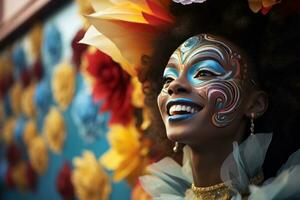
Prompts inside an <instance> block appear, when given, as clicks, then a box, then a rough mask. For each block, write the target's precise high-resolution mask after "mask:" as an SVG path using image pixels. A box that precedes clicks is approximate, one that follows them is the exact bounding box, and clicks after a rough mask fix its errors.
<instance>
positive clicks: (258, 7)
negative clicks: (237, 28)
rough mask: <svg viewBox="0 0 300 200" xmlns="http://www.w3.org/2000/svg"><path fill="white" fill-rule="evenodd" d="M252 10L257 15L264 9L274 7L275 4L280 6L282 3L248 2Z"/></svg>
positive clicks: (273, 0)
mask: <svg viewBox="0 0 300 200" xmlns="http://www.w3.org/2000/svg"><path fill="white" fill-rule="evenodd" d="M248 2H249V7H250V9H251V10H252V11H253V12H255V13H257V12H258V11H260V10H261V9H262V8H263V7H264V8H270V7H272V6H274V5H275V4H278V3H280V2H281V0H248Z"/></svg>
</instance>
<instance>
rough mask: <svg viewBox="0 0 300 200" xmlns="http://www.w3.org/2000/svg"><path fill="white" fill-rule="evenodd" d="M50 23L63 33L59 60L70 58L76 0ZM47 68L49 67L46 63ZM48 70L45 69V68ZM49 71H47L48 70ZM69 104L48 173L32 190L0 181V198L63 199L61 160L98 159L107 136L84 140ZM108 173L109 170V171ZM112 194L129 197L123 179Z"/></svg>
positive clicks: (114, 198) (113, 198) (1, 151)
mask: <svg viewBox="0 0 300 200" xmlns="http://www.w3.org/2000/svg"><path fill="white" fill-rule="evenodd" d="M49 23H53V24H55V25H57V27H58V29H59V30H60V31H61V34H62V42H63V44H62V47H63V49H62V50H63V51H62V59H63V60H70V58H71V41H72V38H73V37H74V35H75V33H76V32H77V31H78V30H79V28H81V26H82V21H81V18H80V16H79V14H78V12H77V6H76V5H75V3H72V4H70V5H68V6H67V7H66V8H64V9H63V10H62V11H61V12H60V13H57V14H56V15H55V16H53V17H52V18H50V19H49V20H48V21H47V22H46V23H45V25H47V24H49ZM45 67H47V68H49V67H52V66H45ZM47 71H48V70H47ZM49 71H50V72H49ZM49 71H48V73H47V74H46V76H47V77H45V79H47V80H50V76H51V70H49ZM83 84H84V83H83V79H82V77H81V76H80V75H78V77H77V89H76V93H77V92H78V91H79V89H80V88H82V86H83ZM51 102H52V104H54V102H53V100H52V99H51ZM71 107H72V105H70V106H69V108H68V109H67V110H66V111H64V112H63V116H64V118H65V126H66V130H67V136H66V140H65V143H64V149H63V152H62V153H61V154H54V153H52V152H51V151H49V166H48V170H47V172H46V173H45V174H44V175H42V176H39V177H38V184H37V188H36V190H35V191H33V192H20V191H18V190H16V189H7V188H4V187H3V184H2V183H0V199H2V200H56V199H57V200H59V199H62V198H61V197H60V195H59V194H58V193H57V191H56V186H55V182H56V178H57V174H58V171H59V169H60V168H61V167H62V165H63V163H64V161H68V162H69V163H72V159H73V158H74V157H75V156H80V155H81V154H82V152H83V151H84V150H91V151H93V152H94V154H95V155H96V157H97V158H99V156H101V155H102V154H103V153H104V152H106V151H107V150H108V148H109V144H108V142H107V140H106V137H105V136H103V137H100V138H97V139H95V140H94V141H93V142H90V143H86V142H85V141H84V140H83V139H82V137H81V136H80V134H79V133H78V129H77V127H76V126H75V123H74V121H73V118H72V115H71ZM45 115H46V113H39V115H38V118H37V122H38V127H39V132H40V133H41V132H42V127H43V121H44V117H45ZM4 153H5V152H4V148H3V145H2V144H0V156H1V157H0V158H1V159H0V165H1V166H2V167H3V168H5V162H4V161H3V158H4ZM108 173H109V174H111V173H110V172H108ZM112 188H113V190H112V193H111V196H110V200H120V199H122V200H126V199H130V193H131V189H130V187H129V186H128V185H127V183H126V182H120V183H113V184H112Z"/></svg>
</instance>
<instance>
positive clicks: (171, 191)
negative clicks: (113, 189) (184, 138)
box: [140, 134, 300, 200]
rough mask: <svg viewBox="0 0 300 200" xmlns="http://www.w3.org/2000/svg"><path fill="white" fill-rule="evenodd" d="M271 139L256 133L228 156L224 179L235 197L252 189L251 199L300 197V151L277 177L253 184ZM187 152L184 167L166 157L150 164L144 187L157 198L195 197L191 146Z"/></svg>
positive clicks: (223, 171)
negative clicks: (192, 188)
mask: <svg viewBox="0 0 300 200" xmlns="http://www.w3.org/2000/svg"><path fill="white" fill-rule="evenodd" d="M271 139H272V134H255V135H250V136H249V137H248V138H247V139H246V140H245V141H244V142H242V143H241V144H240V145H238V143H237V142H234V143H233V152H232V153H231V154H230V155H229V156H228V157H227V158H226V159H225V161H224V163H223V165H222V167H221V172H220V173H221V179H222V180H223V182H224V183H225V184H226V185H227V186H228V187H229V188H230V189H231V190H232V191H234V192H235V195H234V196H233V197H232V198H231V199H232V200H239V199H241V195H240V191H246V190H249V189H250V196H249V197H248V199H255V200H256V199H261V200H271V199H273V198H271V197H272V196H273V197H276V199H277V197H285V196H287V195H289V196H290V195H294V196H297V195H299V197H300V190H299V191H298V187H296V185H297V186H299V184H300V150H298V151H297V152H295V153H294V154H292V156H291V157H290V159H289V160H288V161H287V163H286V164H285V165H283V166H282V168H281V169H280V170H279V172H278V176H277V177H276V178H273V179H270V180H267V181H266V182H265V183H264V184H263V186H260V187H259V186H254V185H251V184H250V180H251V178H253V177H254V176H256V175H257V174H258V173H260V172H261V170H262V165H263V162H264V159H265V155H266V152H267V149H268V147H269V144H270V142H271ZM183 152H184V156H183V162H182V163H183V165H182V166H181V165H179V164H178V163H177V162H175V161H174V160H173V159H172V158H170V157H166V158H164V159H162V160H160V161H159V162H157V163H154V164H152V165H150V166H149V167H148V170H149V173H150V175H146V176H143V177H140V181H141V184H142V186H143V187H144V189H145V190H146V191H147V192H148V193H149V194H150V195H151V196H152V197H153V199H154V200H174V199H175V200H183V199H189V200H191V199H193V198H194V195H193V192H191V190H190V188H191V184H192V182H193V178H192V168H191V149H190V148H189V147H188V146H185V147H184V149H183ZM295 184H296V185H295ZM287 191H288V193H289V194H287ZM297 197H298V196H297ZM280 199H282V198H280ZM283 199H284V198H283Z"/></svg>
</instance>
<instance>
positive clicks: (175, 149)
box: [173, 142, 179, 153]
mask: <svg viewBox="0 0 300 200" xmlns="http://www.w3.org/2000/svg"><path fill="white" fill-rule="evenodd" d="M178 149H179V143H178V142H175V145H174V147H173V151H174V152H175V153H177V151H178Z"/></svg>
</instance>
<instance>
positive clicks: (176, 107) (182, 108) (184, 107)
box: [169, 105, 198, 115]
mask: <svg viewBox="0 0 300 200" xmlns="http://www.w3.org/2000/svg"><path fill="white" fill-rule="evenodd" d="M176 111H177V112H178V111H186V112H189V113H195V112H198V111H197V109H196V108H193V107H191V106H187V105H173V106H171V107H170V109H169V113H170V115H174V114H175V113H174V112H176Z"/></svg>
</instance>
